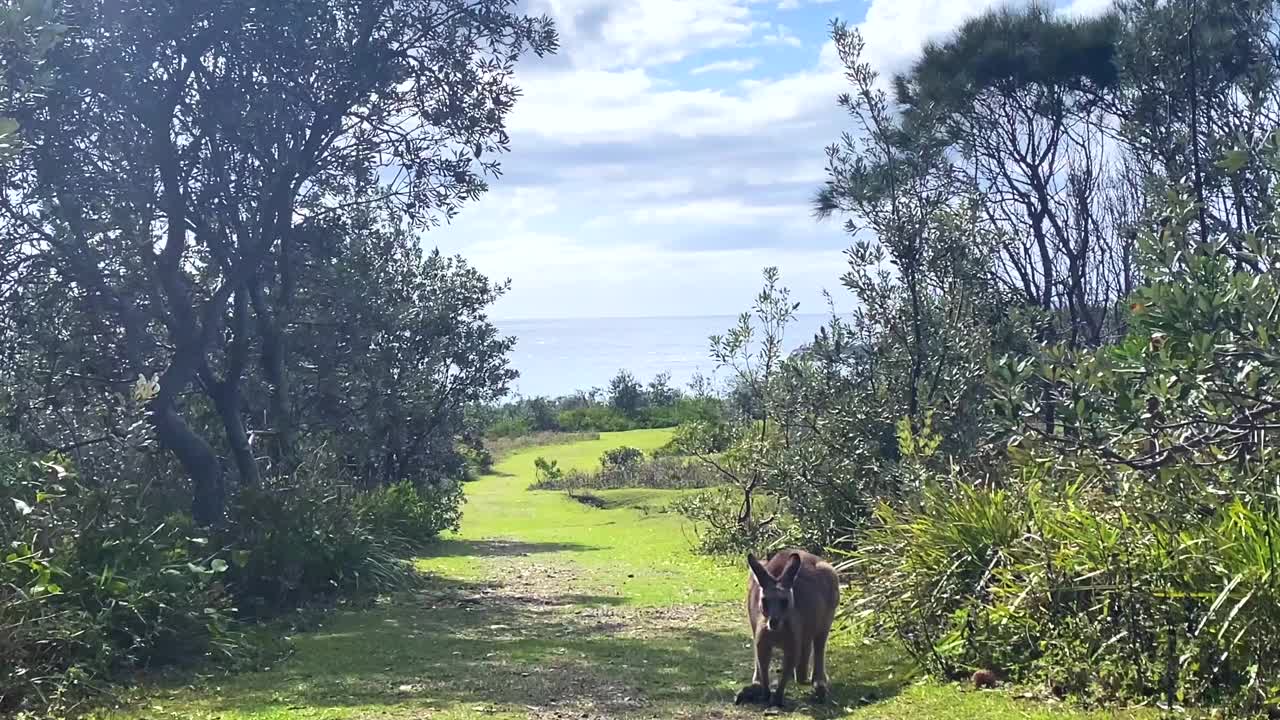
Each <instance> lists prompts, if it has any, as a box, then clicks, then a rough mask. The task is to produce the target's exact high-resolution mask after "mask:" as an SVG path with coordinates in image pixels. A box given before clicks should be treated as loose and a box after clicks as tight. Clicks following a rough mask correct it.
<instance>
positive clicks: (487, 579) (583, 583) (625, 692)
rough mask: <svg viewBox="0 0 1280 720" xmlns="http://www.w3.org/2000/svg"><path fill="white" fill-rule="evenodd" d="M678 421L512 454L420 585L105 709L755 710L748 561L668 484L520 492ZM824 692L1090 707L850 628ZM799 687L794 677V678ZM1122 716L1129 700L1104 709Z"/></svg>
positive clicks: (871, 717)
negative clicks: (232, 665) (699, 537)
mask: <svg viewBox="0 0 1280 720" xmlns="http://www.w3.org/2000/svg"><path fill="white" fill-rule="evenodd" d="M669 434H670V431H665V430H642V431H635V432H629V433H614V434H608V435H605V436H603V437H601V438H600V439H599V440H593V441H589V442H581V443H576V444H573V445H568V446H557V447H539V448H533V449H530V450H528V451H524V452H520V453H517V454H515V455H512V456H510V457H508V458H507V459H505V460H504V461H502V462H501V463H499V464H498V466H497V467H496V468H495V474H494V475H491V476H488V477H485V478H483V479H481V480H478V481H476V482H474V483H471V484H469V485H468V486H467V494H468V504H467V507H466V512H465V515H464V519H463V526H462V531H461V532H460V533H458V534H457V535H456V536H453V537H450V538H448V539H447V540H445V541H443V542H441V543H440V545H439V546H438V547H437V548H436V549H435V551H434V552H433V553H432V554H431V557H425V558H422V559H421V560H420V561H419V566H420V568H421V569H422V570H423V571H424V572H426V573H428V574H429V576H430V577H431V579H430V581H429V583H428V588H427V589H426V590H424V591H422V592H420V593H415V594H412V595H410V594H406V595H405V596H404V597H400V598H395V599H388V600H386V601H383V602H379V603H377V604H375V605H373V606H372V607H369V608H363V609H351V610H344V611H338V612H334V613H332V614H330V615H329V616H327V617H326V618H325V620H324V622H323V625H322V626H321V627H318V628H314V629H312V630H310V631H308V632H305V633H301V634H299V635H298V636H297V637H296V638H295V640H294V646H295V652H294V653H293V655H292V656H291V657H290V658H288V659H287V660H285V661H282V662H280V663H278V664H277V666H276V667H274V668H271V669H269V670H266V671H263V672H256V673H247V674H241V675H235V676H229V677H217V678H207V679H204V680H201V681H199V682H197V683H195V684H189V685H182V686H176V685H172V684H169V685H165V684H153V685H152V686H150V687H148V688H146V689H144V690H142V691H141V695H140V699H139V700H138V701H137V702H135V703H134V704H132V705H131V706H130V708H129V709H127V710H123V711H120V712H118V713H115V714H113V715H112V717H115V718H121V719H123V718H202V719H212V718H219V719H220V720H250V719H252V720H273V719H281V720H286V719H287V720H295V719H301V718H332V719H338V718H387V719H399V718H437V719H439V720H477V719H479V718H531V719H536V720H549V719H552V718H588V719H592V720H596V719H602V718H623V719H627V718H753V717H758V716H760V715H761V711H760V710H758V709H755V708H736V707H734V706H733V705H732V698H733V695H734V693H735V691H736V690H737V689H738V688H739V687H741V686H742V685H743V684H744V683H745V682H746V681H747V680H749V675H750V666H751V650H750V646H749V643H748V638H747V633H746V630H745V621H744V618H743V614H744V613H743V608H742V592H743V588H742V585H743V582H744V576H745V570H743V569H742V568H739V567H738V566H737V565H736V564H733V563H730V564H726V563H725V562H717V561H713V560H709V559H706V558H699V557H695V556H693V555H692V554H691V553H690V552H689V539H688V537H687V535H686V530H685V528H684V525H683V523H682V522H681V520H680V518H679V517H678V516H677V515H676V514H674V513H668V512H664V508H665V505H666V503H667V502H669V500H670V498H672V497H674V496H675V495H674V493H671V492H665V491H655V490H613V491H602V492H597V493H595V494H596V495H597V496H598V497H599V498H601V499H602V500H603V501H604V503H603V504H604V507H596V506H594V505H588V504H584V503H582V502H579V501H577V500H575V499H573V498H571V497H569V496H568V495H567V494H565V493H560V492H531V491H528V490H527V489H526V488H527V487H528V485H529V483H530V482H531V481H532V480H533V459H534V458H535V457H537V456H539V455H542V456H545V457H548V458H554V459H556V460H558V461H559V463H560V465H561V466H562V467H565V468H574V467H577V468H583V469H587V468H590V467H592V466H594V465H595V464H596V463H597V462H598V458H599V456H600V453H601V452H603V451H604V450H605V449H608V448H611V447H617V446H621V445H631V446H634V447H639V448H641V449H645V450H648V449H651V448H654V447H657V446H659V445H661V444H663V443H665V442H666V441H667V438H668V437H669ZM829 664H830V666H831V671H832V675H833V683H834V701H835V702H834V703H832V704H830V705H828V706H826V707H814V706H811V705H809V704H807V703H805V702H803V695H802V694H801V693H794V692H793V693H792V697H793V699H795V700H798V701H799V702H797V703H796V706H795V711H796V712H798V713H801V714H804V715H808V716H813V717H821V718H828V717H848V718H853V719H854V720H898V719H902V720H907V719H908V718H910V719H912V720H935V719H938V720H940V719H942V718H993V719H995V720H1013V719H1014V718H1019V719H1036V720H1041V719H1042V720H1050V719H1054V720H1093V719H1094V718H1102V717H1113V716H1109V715H1103V714H1087V713H1077V712H1071V711H1069V710H1064V709H1060V708H1052V707H1049V706H1046V705H1043V704H1036V703H1031V702H1024V701H1019V700H1015V699H1013V698H1012V697H1010V696H1008V695H1005V694H1002V693H998V692H975V691H968V690H964V689H960V688H956V687H949V686H939V685H935V684H931V683H925V682H920V681H919V680H918V679H917V678H916V677H915V674H914V673H913V672H912V671H911V669H910V668H909V667H908V666H907V665H905V664H904V663H903V662H902V660H901V658H900V657H899V656H897V655H896V654H895V653H894V652H893V651H892V650H891V649H889V648H885V647H876V646H868V645H863V644H860V643H855V642H852V641H848V640H845V641H843V642H839V643H836V644H835V645H834V647H833V648H832V650H831V658H830V661H829ZM798 690H801V691H802V692H803V689H798ZM1121 716H1123V717H1129V716H1130V715H1128V714H1121V715H1114V717H1121Z"/></svg>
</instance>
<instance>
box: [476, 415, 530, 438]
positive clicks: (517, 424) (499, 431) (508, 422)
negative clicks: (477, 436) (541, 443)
mask: <svg viewBox="0 0 1280 720" xmlns="http://www.w3.org/2000/svg"><path fill="white" fill-rule="evenodd" d="M531 432H533V425H532V424H531V423H530V422H529V421H528V420H526V419H524V418H503V419H501V420H498V421H496V422H495V423H493V424H492V425H490V426H489V429H488V430H487V431H486V432H485V434H486V435H488V436H489V437H493V438H513V437H520V436H521V435H528V434H529V433H531Z"/></svg>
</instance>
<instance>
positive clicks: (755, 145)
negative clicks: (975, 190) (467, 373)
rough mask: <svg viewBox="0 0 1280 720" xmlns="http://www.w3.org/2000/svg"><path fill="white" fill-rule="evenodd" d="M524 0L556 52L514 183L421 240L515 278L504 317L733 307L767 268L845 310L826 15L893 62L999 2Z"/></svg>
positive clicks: (878, 60) (534, 84)
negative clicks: (832, 173) (821, 204)
mask: <svg viewBox="0 0 1280 720" xmlns="http://www.w3.org/2000/svg"><path fill="white" fill-rule="evenodd" d="M1106 1H1107V0H1074V3H1073V4H1072V6H1071V7H1070V8H1069V9H1070V10H1071V11H1075V12H1089V11H1092V10H1094V9H1096V8H1098V7H1100V6H1101V5H1102V4H1103V3H1105V2H1106ZM526 4H527V5H528V7H529V9H530V11H532V12H535V13H540V14H541V13H545V14H548V15H550V16H552V17H553V18H555V20H556V22H557V26H558V28H559V31H560V38H561V50H560V52H559V53H558V54H557V55H556V56H554V57H551V58H547V59H544V60H536V59H532V58H531V59H529V60H526V61H525V63H524V64H523V65H522V66H521V69H520V71H519V74H518V83H519V85H520V86H521V88H522V89H523V91H524V97H523V98H522V99H521V100H520V101H519V103H518V104H517V106H516V109H515V111H514V112H513V114H512V116H511V118H510V122H509V129H510V131H511V137H512V146H513V151H512V152H511V153H510V154H509V155H507V156H506V157H505V158H504V161H503V171H504V175H503V177H501V178H499V179H498V180H497V181H495V182H494V183H493V185H492V189H491V190H490V192H489V193H488V194H487V195H486V196H485V197H484V198H483V199H482V200H481V201H479V202H477V203H475V204H473V205H471V206H469V207H467V208H465V209H464V210H463V212H462V214H461V215H460V216H459V217H458V218H457V219H455V220H454V222H453V223H452V224H451V225H444V226H441V227H440V228H437V229H434V230H432V231H430V232H429V233H428V235H427V236H426V237H425V239H424V240H425V242H426V243H427V244H428V245H436V246H438V247H440V249H441V250H442V251H444V252H447V253H455V252H456V253H461V254H462V255H464V256H466V257H467V258H468V259H469V260H470V261H471V262H472V263H474V264H475V265H476V266H477V267H479V268H480V269H481V270H482V271H484V272H486V273H488V274H489V275H490V276H491V277H492V278H494V279H506V278H509V279H511V281H512V283H513V288H512V291H511V293H510V294H509V295H508V296H507V297H505V298H504V299H503V300H501V301H500V302H499V304H498V306H497V307H496V308H495V309H494V315H495V316H497V317H499V318H560V317H636V316H675V315H718V314H736V313H738V312H741V311H742V310H745V309H747V308H748V307H749V305H750V302H751V298H752V297H753V295H754V294H755V292H756V291H757V290H758V289H759V284H760V271H761V270H762V269H763V268H764V267H765V266H767V265H777V266H778V267H779V268H780V269H781V271H782V274H783V279H784V281H785V282H786V284H787V285H788V286H790V287H791V289H792V293H793V296H794V297H795V299H797V300H798V301H800V302H801V304H802V307H801V309H802V311H808V312H821V311H822V310H823V309H824V307H825V306H824V301H823V299H822V290H823V289H827V290H830V291H831V292H832V293H833V295H834V296H835V298H836V300H837V302H838V303H842V304H844V305H845V307H844V308H842V309H848V307H847V306H848V305H849V303H850V301H849V299H848V296H847V295H846V294H845V293H844V291H843V290H842V289H841V288H840V286H839V281H838V278H839V277H840V275H841V274H842V273H843V272H844V259H843V255H842V252H843V250H844V249H845V248H846V247H848V245H849V238H848V237H847V236H846V235H845V234H844V233H843V232H842V230H841V227H840V223H839V222H836V221H826V222H818V221H816V220H814V219H813V217H812V213H811V210H810V199H811V198H812V197H813V194H814V192H815V191H816V190H817V189H818V187H819V186H820V184H821V183H822V180H823V177H824V175H823V168H824V164H825V155H824V152H823V148H824V147H825V146H826V145H828V144H830V143H831V142H832V141H834V140H836V139H837V138H838V137H839V135H840V133H841V132H842V131H843V130H845V129H846V128H847V127H848V123H847V121H846V118H845V117H844V116H843V114H842V111H841V110H840V109H839V108H838V107H837V106H836V103H835V100H836V96H837V94H838V93H839V92H841V91H842V90H843V89H844V87H845V83H844V80H843V77H842V76H841V72H840V67H839V65H838V63H837V62H836V58H835V56H834V52H833V49H832V47H831V44H830V42H829V38H828V28H829V22H830V20H831V19H832V18H833V17H840V18H842V19H844V20H846V21H847V22H849V23H851V24H855V25H857V26H859V27H860V28H861V29H862V31H863V34H864V36H865V38H866V41H867V48H866V57H867V59H868V60H869V61H871V62H872V63H873V64H874V65H875V66H876V67H877V68H878V69H880V70H881V71H882V73H884V74H891V73H892V72H894V71H897V70H901V69H902V68H904V67H905V66H906V64H907V63H909V62H910V60H911V58H912V57H913V55H914V54H915V53H917V52H918V51H919V50H920V48H921V47H922V46H923V44H924V42H925V41H926V40H927V39H931V38H936V37H940V36H944V35H945V34H946V33H947V32H949V31H950V30H952V29H954V28H955V27H956V26H957V25H958V24H959V23H960V22H961V21H962V20H964V19H965V18H967V17H969V16H971V15H973V14H975V13H978V12H980V11H982V10H983V9H986V8H989V7H991V6H994V5H997V4H1000V0H526Z"/></svg>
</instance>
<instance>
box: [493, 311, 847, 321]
mask: <svg viewBox="0 0 1280 720" xmlns="http://www.w3.org/2000/svg"><path fill="white" fill-rule="evenodd" d="M847 314H850V313H836V315H839V316H844V315H847ZM741 315H742V313H708V314H705V315H557V316H545V317H528V316H526V317H492V318H490V320H492V321H493V322H496V323H501V322H546V321H553V320H696V319H705V318H737V317H739V316H741ZM795 316H796V317H819V316H820V317H830V316H831V313H826V312H807V313H806V312H798V313H796V314H795Z"/></svg>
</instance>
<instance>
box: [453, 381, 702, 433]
mask: <svg viewBox="0 0 1280 720" xmlns="http://www.w3.org/2000/svg"><path fill="white" fill-rule="evenodd" d="M725 414H726V409H725V407H724V402H723V401H722V399H721V398H719V397H718V396H716V395H715V394H713V393H711V392H709V391H708V389H707V388H706V386H705V384H699V383H695V384H694V387H693V388H691V391H690V392H684V391H682V390H681V389H680V388H677V387H674V386H672V385H671V375H670V373H659V374H658V375H657V376H655V377H654V378H653V379H652V380H650V381H649V383H648V385H642V384H641V383H640V381H639V380H637V379H636V378H635V376H634V375H632V374H631V373H630V372H629V371H627V370H619V371H618V374H617V375H615V376H614V377H613V379H612V380H610V381H609V388H608V389H607V390H602V389H600V388H592V389H590V390H583V391H579V392H577V393H574V394H572V395H566V396H563V397H558V398H549V397H541V396H539V397H532V398H521V399H519V400H515V401H513V402H509V403H505V404H503V405H501V406H497V407H480V408H477V409H474V410H473V413H472V415H473V423H475V424H477V425H480V426H481V427H482V428H483V432H484V434H486V435H488V436H489V437H491V438H511V437H519V436H522V435H528V434H531V433H539V432H623V431H626V430H638V429H644V428H666V427H676V426H678V425H681V424H683V423H688V422H694V421H721V420H722V419H723V418H724V416H725Z"/></svg>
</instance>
